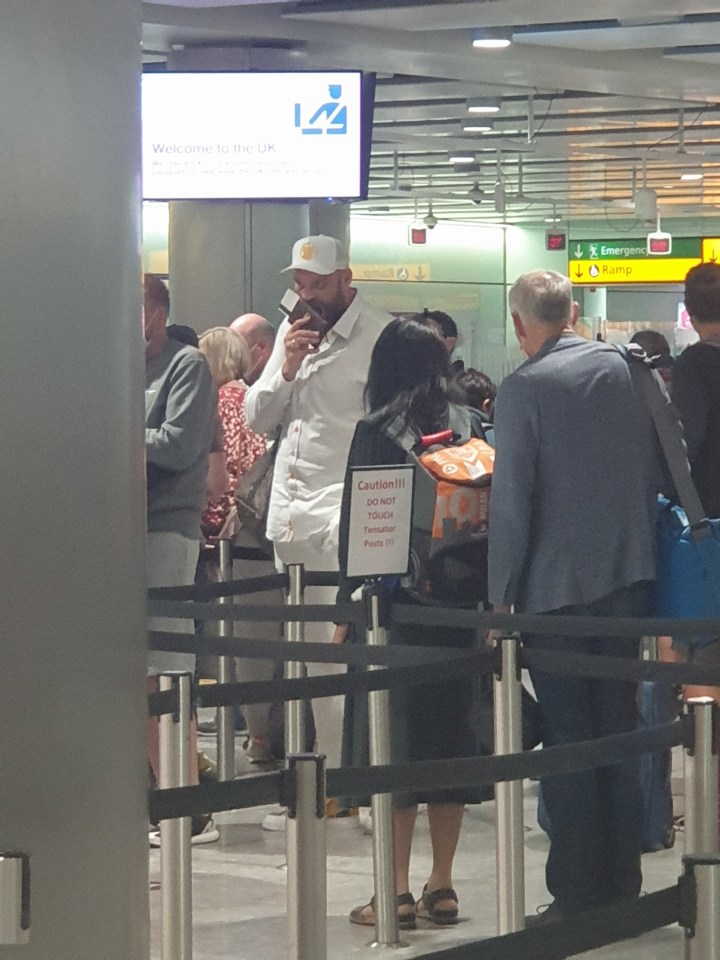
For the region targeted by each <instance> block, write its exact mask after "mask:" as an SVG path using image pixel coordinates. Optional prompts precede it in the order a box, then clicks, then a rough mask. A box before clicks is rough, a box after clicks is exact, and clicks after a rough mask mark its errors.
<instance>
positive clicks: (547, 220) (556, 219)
mask: <svg viewBox="0 0 720 960" xmlns="http://www.w3.org/2000/svg"><path fill="white" fill-rule="evenodd" d="M545 223H562V217H561V216H559V215H557V216H555V217H545Z"/></svg>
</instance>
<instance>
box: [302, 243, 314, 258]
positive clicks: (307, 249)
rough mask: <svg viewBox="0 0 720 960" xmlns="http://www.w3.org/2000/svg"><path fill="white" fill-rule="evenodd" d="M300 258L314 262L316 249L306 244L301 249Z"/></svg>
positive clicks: (310, 244)
mask: <svg viewBox="0 0 720 960" xmlns="http://www.w3.org/2000/svg"><path fill="white" fill-rule="evenodd" d="M300 256H301V257H302V258H303V260H312V258H313V257H314V256H315V247H314V246H313V244H312V243H304V244H303V245H302V247H301V248H300Z"/></svg>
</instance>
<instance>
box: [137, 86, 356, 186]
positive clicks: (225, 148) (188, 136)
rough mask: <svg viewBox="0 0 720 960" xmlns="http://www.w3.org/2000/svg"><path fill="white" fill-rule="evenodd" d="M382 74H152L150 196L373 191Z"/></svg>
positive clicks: (147, 93) (146, 130) (147, 121)
mask: <svg viewBox="0 0 720 960" xmlns="http://www.w3.org/2000/svg"><path fill="white" fill-rule="evenodd" d="M373 88H374V77H373V76H372V75H367V74H365V75H364V74H362V73H360V72H354V71H334V72H328V71H326V72H297V73H295V72H293V73H290V72H284V73H259V72H238V73H224V72H223V73H216V72H213V73H196V72H193V73H174V72H164V73H145V74H143V78H142V170H143V197H144V198H145V199H146V200H230V199H236V200H310V199H317V198H333V199H349V200H353V199H361V198H364V197H366V196H367V179H368V171H369V154H370V139H371V136H372V107H373Z"/></svg>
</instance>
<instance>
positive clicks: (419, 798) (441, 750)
mask: <svg viewBox="0 0 720 960" xmlns="http://www.w3.org/2000/svg"><path fill="white" fill-rule="evenodd" d="M394 599H395V600H396V601H397V600H399V599H400V598H399V597H395V598H394ZM401 602H408V603H411V602H412V601H410V600H409V599H407V600H406V598H405V597H403V599H402V601H401ZM349 640H350V642H357V640H356V639H355V638H354V637H352V638H349ZM388 642H389V643H390V644H392V645H397V646H409V645H410V646H423V647H434V648H438V647H455V648H462V649H472V648H473V647H475V646H476V645H477V634H476V633H475V631H473V630H464V629H461V628H457V627H435V626H425V625H421V624H405V623H402V624H393V625H392V626H391V628H390V630H389V635H388ZM351 669H352V668H351ZM355 669H358V668H355ZM478 689H479V677H474V676H473V675H472V674H470V673H468V675H467V676H465V675H461V676H456V677H449V678H446V679H443V680H439V681H434V682H432V683H422V684H413V685H411V686H403V687H396V688H395V689H394V690H391V691H390V750H391V759H392V762H393V763H403V762H406V761H418V760H448V759H455V758H457V757H476V756H479V755H480V748H479V737H478V730H477V725H476V722H475V721H476V716H477V711H476V709H475V705H476V692H477V691H478ZM342 763H343V766H353V767H364V766H368V764H369V748H368V701H367V695H366V694H354V695H352V696H348V697H346V700H345V716H344V723H343V751H342ZM489 797H492V788H489V789H488V788H487V787H483V786H477V787H472V786H471V787H465V788H456V789H449V790H448V789H445V790H444V789H442V783H437V784H433V785H432V786H431V787H429V788H428V789H427V790H422V791H420V792H416V793H409V792H408V793H405V792H399V793H394V794H393V805H394V806H395V807H398V808H400V807H408V806H412V805H414V804H417V803H463V804H464V803H480V802H481V801H482V800H486V799H488V798H489ZM369 803H370V800H369V797H344V798H341V806H343V807H357V806H367V805H368V804H369Z"/></svg>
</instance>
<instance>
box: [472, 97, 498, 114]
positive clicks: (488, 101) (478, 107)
mask: <svg viewBox="0 0 720 960" xmlns="http://www.w3.org/2000/svg"><path fill="white" fill-rule="evenodd" d="M467 109H468V113H499V112H500V100H499V99H498V98H497V97H473V98H472V99H471V100H468V102H467Z"/></svg>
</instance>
